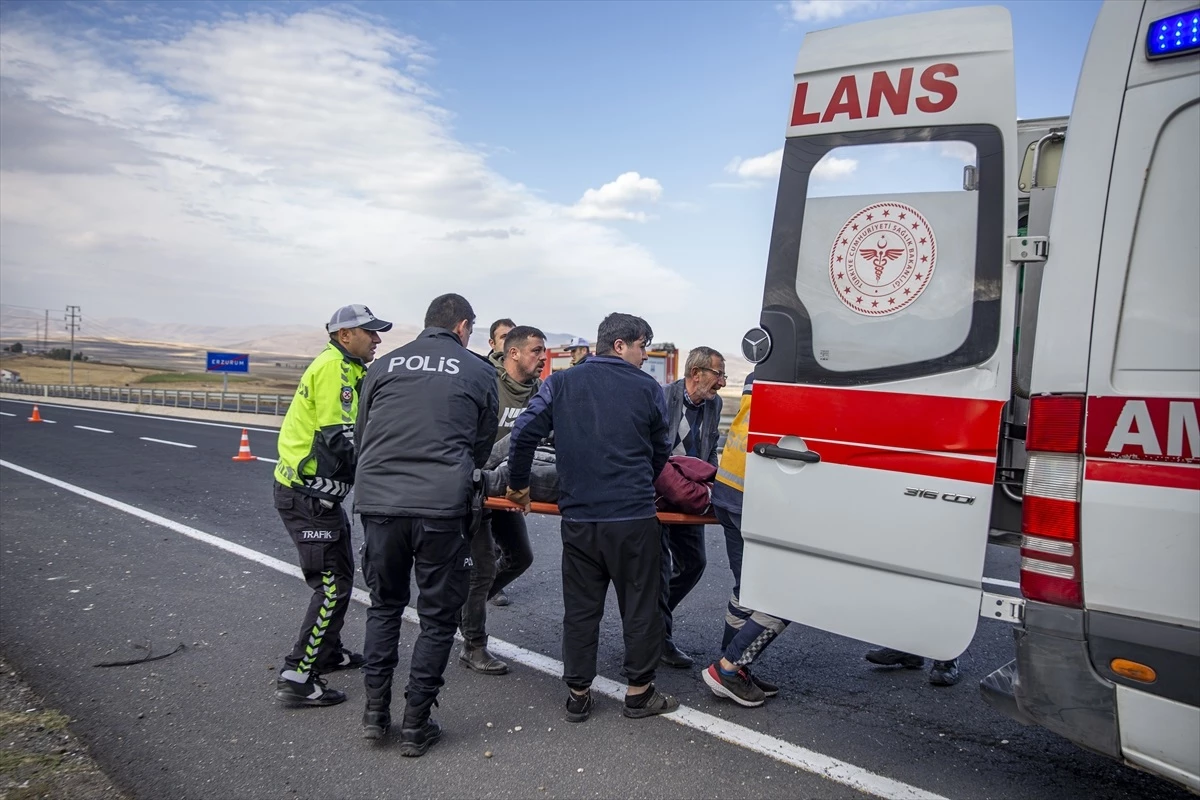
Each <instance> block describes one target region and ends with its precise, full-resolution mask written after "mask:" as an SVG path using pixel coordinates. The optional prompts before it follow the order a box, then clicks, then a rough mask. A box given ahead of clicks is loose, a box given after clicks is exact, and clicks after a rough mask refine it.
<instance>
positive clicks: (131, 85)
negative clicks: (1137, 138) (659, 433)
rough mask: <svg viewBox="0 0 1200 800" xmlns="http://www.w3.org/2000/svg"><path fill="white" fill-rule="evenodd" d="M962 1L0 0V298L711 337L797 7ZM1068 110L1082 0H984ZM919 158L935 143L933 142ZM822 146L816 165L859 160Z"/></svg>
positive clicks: (721, 344) (839, 178)
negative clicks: (455, 306) (457, 297)
mask: <svg viewBox="0 0 1200 800" xmlns="http://www.w3.org/2000/svg"><path fill="white" fill-rule="evenodd" d="M963 5H973V3H962V2H909V1H908V0H890V1H889V2H876V1H875V0H792V2H785V3H779V2H753V0H735V1H734V2H620V1H619V0H612V1H605V2H557V3H554V2H460V1H458V0H451V1H450V2H439V3H432V2H419V1H417V0H412V1H410V2H398V3H393V2H382V1H380V2H370V3H332V4H331V3H318V2H289V3H244V2H238V3H225V2H221V3H217V2H207V1H206V0H188V2H173V3H172V2H167V3H153V2H140V1H139V2H101V3H81V2H52V1H51V0H37V2H9V1H7V0H6V1H5V2H3V3H0V296H2V297H3V299H4V303H5V304H12V305H17V306H26V307H30V308H50V309H55V310H57V309H61V308H63V307H64V306H65V305H67V304H76V305H80V306H82V307H83V312H84V314H85V316H86V317H90V318H101V319H103V318H105V317H138V318H141V319H143V320H147V321H149V322H154V323H166V322H180V323H189V324H210V325H241V324H260V325H261V324H281V325H282V324H288V325H292V324H304V323H308V322H309V321H312V322H313V324H318V325H319V324H323V323H324V322H325V321H326V320H327V318H328V316H329V314H330V313H331V312H332V310H333V309H334V308H336V307H337V306H339V305H342V304H345V303H351V302H362V303H366V304H367V305H369V306H370V307H371V308H372V310H373V311H374V312H375V313H376V314H378V315H379V316H381V317H384V318H387V319H392V320H395V321H398V322H405V323H411V324H418V325H419V324H420V322H421V319H422V317H423V315H424V311H425V308H426V306H427V305H428V303H429V301H430V300H431V299H432V298H433V297H434V296H436V295H438V294H441V293H444V292H451V291H453V292H459V293H461V294H463V295H464V296H465V297H467V299H468V300H470V301H471V303H472V305H473V306H474V308H475V311H476V313H477V316H478V326H479V327H485V326H486V325H487V324H488V323H489V322H490V321H491V320H492V319H495V318H498V317H502V316H505V317H512V318H513V319H515V320H516V321H517V322H518V323H521V324H532V325H536V326H538V327H541V328H543V329H544V330H546V331H554V332H559V333H568V334H572V335H582V336H585V337H587V338H589V339H593V338H594V337H595V331H596V326H597V324H598V323H599V321H600V319H602V318H603V317H604V315H605V314H607V313H609V312H611V311H625V312H630V313H635V314H639V315H641V316H644V317H645V318H646V319H647V320H648V321H649V322H650V324H651V326H652V327H653V328H654V330H655V334H656V340H658V341H673V342H675V343H676V344H678V345H679V346H681V347H684V348H688V347H694V346H697V345H700V344H705V345H709V346H713V347H716V348H717V349H720V350H723V351H725V352H727V353H735V352H737V348H738V341H739V339H740V337H741V335H742V333H743V332H744V331H745V330H746V329H748V328H750V327H752V326H753V325H755V324H757V321H758V312H759V308H760V304H761V297H762V280H763V274H764V271H765V264H766V256H767V245H768V240H769V236H770V230H771V220H772V213H773V206H774V201H775V188H776V183H777V177H778V170H779V159H780V156H779V151H780V148H781V147H782V145H783V137H784V132H785V125H786V122H787V118H788V114H789V112H790V107H791V100H792V93H793V86H794V80H793V75H792V72H793V67H794V65H795V61H796V56H797V53H798V51H799V48H800V45H801V42H802V40H803V38H804V33H805V31H807V30H818V29H823V28H828V27H833V26H836V25H842V24H848V23H853V22H858V21H862V20H866V19H873V18H878V17H882V16H891V15H895V14H897V13H909V12H914V11H926V10H934V9H937V8H947V7H955V6H963ZM1001 5H1004V6H1006V7H1007V8H1008V9H1009V10H1010V12H1011V14H1012V18H1013V30H1014V35H1015V52H1016V81H1017V108H1018V113H1019V115H1020V116H1021V117H1023V118H1030V117H1041V116H1053V115H1059V114H1067V113H1069V111H1070V107H1071V102H1072V99H1073V96H1074V91H1075V84H1076V80H1077V77H1078V73H1079V68H1080V65H1081V63H1082V60H1083V54H1084V50H1085V48H1086V44H1087V39H1088V36H1089V34H1090V32H1091V28H1092V25H1093V24H1094V22H1095V18H1096V14H1097V12H1098V10H1099V3H1098V2H1092V0H1068V1H1067V2H1049V1H1048V0H1043V1H1041V2H1033V0H1016V1H1015V2H1006V3H1001ZM939 155H940V156H942V157H944V158H947V159H949V160H950V161H951V162H954V160H955V159H956V158H958V159H960V160H958V161H957V162H956V163H957V164H961V163H963V162H962V160H961V154H956V153H954V152H946V153H941V154H939ZM830 156H831V157H834V158H832V159H831V160H829V161H828V163H827V164H826V167H825V174H824V175H823V176H822V181H823V182H824V183H825V184H826V185H827V186H828V187H829V191H830V192H831V193H838V194H841V193H845V192H848V191H853V190H854V186H855V183H854V182H855V181H856V180H858V179H860V178H861V177H862V175H863V174H865V170H863V171H860V170H858V169H857V167H858V166H859V165H857V164H856V163H854V161H853V160H852V159H848V158H847V159H840V160H839V159H837V158H836V156H837V153H831V154H830Z"/></svg>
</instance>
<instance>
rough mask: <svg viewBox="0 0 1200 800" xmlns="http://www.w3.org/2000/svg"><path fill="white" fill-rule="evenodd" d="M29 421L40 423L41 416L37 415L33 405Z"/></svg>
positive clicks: (35, 406) (35, 407)
mask: <svg viewBox="0 0 1200 800" xmlns="http://www.w3.org/2000/svg"><path fill="white" fill-rule="evenodd" d="M29 421H30V422H41V421H42V415H41V414H39V413H38V409H37V405H36V404H35V405H34V407H33V416H31V417H30V418H29Z"/></svg>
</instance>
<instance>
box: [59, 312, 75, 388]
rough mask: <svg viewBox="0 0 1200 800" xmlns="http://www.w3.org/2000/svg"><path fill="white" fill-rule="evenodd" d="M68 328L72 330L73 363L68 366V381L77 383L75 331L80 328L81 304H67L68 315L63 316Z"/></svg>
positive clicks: (72, 383) (73, 383)
mask: <svg viewBox="0 0 1200 800" xmlns="http://www.w3.org/2000/svg"><path fill="white" fill-rule="evenodd" d="M63 319H64V320H65V321H66V323H67V330H69V331H70V332H71V365H70V367H68V374H69V376H70V377H69V378H68V381H69V382H70V384H71V385H72V386H74V385H75V331H76V330H78V328H79V306H67V315H66V316H65V317H63Z"/></svg>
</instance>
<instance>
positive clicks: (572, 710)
mask: <svg viewBox="0 0 1200 800" xmlns="http://www.w3.org/2000/svg"><path fill="white" fill-rule="evenodd" d="M593 705H595V702H594V701H593V700H592V690H591V689H588V690H587V691H586V692H584V693H583V694H577V693H575V692H569V693H568V694H567V722H583V721H584V720H586V719H587V718H588V717H590V716H591V715H592V706H593Z"/></svg>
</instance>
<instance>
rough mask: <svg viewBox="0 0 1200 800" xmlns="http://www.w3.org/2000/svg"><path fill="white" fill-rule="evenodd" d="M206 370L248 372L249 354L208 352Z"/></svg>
mask: <svg viewBox="0 0 1200 800" xmlns="http://www.w3.org/2000/svg"><path fill="white" fill-rule="evenodd" d="M207 356H208V358H207V360H206V366H205V367H204V369H205V370H206V371H207V372H249V371H250V356H249V354H247V353H208V354H207Z"/></svg>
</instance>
